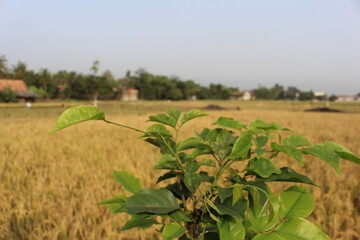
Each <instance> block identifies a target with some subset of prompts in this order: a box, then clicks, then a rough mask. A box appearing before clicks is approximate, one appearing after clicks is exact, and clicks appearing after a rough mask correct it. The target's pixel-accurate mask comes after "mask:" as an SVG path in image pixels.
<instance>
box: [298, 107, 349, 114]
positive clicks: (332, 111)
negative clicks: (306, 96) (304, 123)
mask: <svg viewBox="0 0 360 240" xmlns="http://www.w3.org/2000/svg"><path fill="white" fill-rule="evenodd" d="M305 112H330V113H342V112H343V111H341V110H339V109H334V108H328V107H319V108H312V109H307V110H305Z"/></svg>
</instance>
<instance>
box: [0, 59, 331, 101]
mask: <svg viewBox="0 0 360 240" xmlns="http://www.w3.org/2000/svg"><path fill="white" fill-rule="evenodd" d="M99 65H100V62H99V61H97V60H96V61H94V63H93V64H92V66H91V67H90V69H89V70H90V72H89V73H88V74H83V73H78V72H74V71H65V70H61V71H58V72H56V73H52V72H50V71H49V70H48V69H46V68H44V69H41V70H39V71H34V70H31V69H28V67H27V65H26V63H24V62H21V61H19V62H17V63H16V64H15V65H13V66H12V67H8V66H7V61H6V57H5V56H0V79H1V78H9V79H22V80H24V81H25V83H26V84H27V86H29V88H30V89H31V91H33V92H35V93H37V94H39V96H40V97H41V98H43V99H78V100H96V99H103V100H110V99H118V98H120V97H121V94H122V91H123V90H124V89H125V88H135V89H137V90H138V91H139V98H140V99H145V100H186V99H191V98H197V99H220V100H221V99H229V98H230V97H231V95H232V93H236V92H238V91H239V90H238V89H237V88H231V87H227V86H224V85H223V84H219V83H218V84H214V83H212V84H210V85H209V86H208V87H205V86H201V85H199V84H197V83H195V82H194V81H193V80H182V79H180V78H178V77H176V76H164V75H156V74H152V73H149V72H147V71H145V70H144V69H139V70H137V71H135V72H134V73H131V72H130V71H128V72H127V73H126V75H125V76H124V77H122V78H115V77H114V76H113V74H112V73H111V72H110V71H109V70H107V71H104V72H103V73H101V74H99ZM221 80H222V79H219V81H221ZM240 84H241V83H239V85H240ZM252 91H253V92H254V94H255V96H256V98H257V99H266V100H301V101H308V100H313V99H315V96H314V93H313V92H312V91H301V90H299V89H298V88H296V87H288V88H286V89H285V88H284V87H283V86H281V85H279V84H275V85H274V86H273V87H271V88H267V87H264V86H259V87H258V88H257V89H253V90H252ZM318 98H319V97H318ZM325 99H327V97H326V96H323V97H320V98H319V100H325ZM331 99H332V100H335V98H331ZM0 101H1V100H0Z"/></svg>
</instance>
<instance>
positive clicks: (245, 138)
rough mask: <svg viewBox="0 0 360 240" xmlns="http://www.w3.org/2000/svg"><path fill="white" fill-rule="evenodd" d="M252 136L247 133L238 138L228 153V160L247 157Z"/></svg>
mask: <svg viewBox="0 0 360 240" xmlns="http://www.w3.org/2000/svg"><path fill="white" fill-rule="evenodd" d="M252 136H253V135H252V133H250V132H247V133H244V134H243V135H242V136H241V137H239V138H238V139H237V140H236V142H235V143H234V147H233V149H232V151H231V153H230V156H229V159H231V160H235V159H243V158H245V157H247V155H248V152H249V150H250V148H251V144H252V143H251V140H252Z"/></svg>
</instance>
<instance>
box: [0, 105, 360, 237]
mask: <svg viewBox="0 0 360 240" xmlns="http://www.w3.org/2000/svg"><path fill="white" fill-rule="evenodd" d="M75 104H76V103H71V105H75ZM208 104H210V102H206V103H205V102H193V103H191V104H189V103H187V102H175V103H171V102H161V103H154V102H142V103H141V102H140V103H131V104H130V103H129V104H124V103H115V102H113V103H107V104H105V103H104V104H101V105H100V108H101V109H103V111H104V112H105V114H106V115H107V118H108V119H109V120H112V121H115V122H120V123H123V124H128V125H131V126H134V127H138V128H145V127H146V125H148V124H147V123H145V121H146V120H147V117H148V116H149V115H150V114H152V113H157V112H159V111H163V110H165V109H167V108H169V107H174V106H175V107H179V108H180V109H183V110H185V109H189V108H192V107H204V106H206V105H208ZM216 104H221V105H222V106H224V107H225V108H226V109H227V110H211V111H210V110H205V112H207V113H208V114H209V116H208V117H205V118H202V119H201V120H200V119H199V120H194V122H192V123H189V125H188V126H187V127H184V129H183V130H184V132H183V133H182V134H184V135H183V136H188V135H190V134H192V133H193V132H194V131H195V130H200V129H202V128H203V127H211V124H212V123H213V122H214V121H215V120H216V119H217V118H218V117H219V116H226V117H233V118H235V119H237V120H240V121H243V122H249V121H251V120H254V119H258V118H261V119H263V120H265V121H271V122H272V121H274V122H278V123H280V124H281V125H282V126H284V127H289V128H291V129H293V130H294V131H295V132H296V133H299V134H301V135H304V136H306V137H307V138H308V139H309V140H311V141H312V142H314V143H316V142H322V141H325V140H330V141H336V142H338V143H340V144H343V145H345V146H347V147H348V148H349V149H350V150H352V151H353V152H354V153H355V154H357V155H360V135H359V133H360V113H359V111H360V110H359V108H360V105H359V104H358V105H353V106H340V107H343V108H344V110H345V111H346V110H348V111H350V112H352V113H307V112H306V113H305V112H303V110H304V109H307V108H309V107H311V106H309V105H304V104H298V105H291V104H290V105H289V104H288V103H274V102H268V103H266V102H257V103H251V104H252V105H246V103H241V104H239V103H237V102H230V101H229V102H216ZM59 105H60V104H59V103H54V104H52V105H51V104H48V105H47V104H42V105H41V104H40V105H39V106H41V107H38V108H36V107H35V108H33V109H25V108H23V107H19V106H18V107H6V108H4V106H6V105H3V106H1V108H0V124H1V125H0V136H1V138H0V170H1V172H0V239H157V236H158V235H157V232H156V231H155V230H154V229H152V230H147V231H142V230H133V231H128V232H123V233H119V232H118V230H119V228H120V226H122V224H124V223H125V221H126V220H127V217H126V216H125V215H121V214H120V215H112V214H110V213H109V212H108V211H107V209H105V207H102V206H97V205H96V203H98V202H99V201H100V200H102V199H105V198H109V197H112V196H114V195H116V194H119V193H123V190H122V189H121V186H120V185H119V184H117V183H115V181H113V179H112V177H111V172H112V170H115V169H116V170H129V171H130V172H133V173H134V175H135V176H137V177H139V178H140V179H141V181H142V184H143V186H152V185H154V184H155V182H156V178H157V177H158V176H159V175H160V173H156V172H154V171H152V165H153V163H154V162H155V161H156V160H157V157H158V156H159V155H158V152H157V149H155V148H153V147H152V146H150V145H149V144H147V143H145V142H142V141H141V140H140V139H139V138H138V137H139V134H137V133H134V132H131V131H130V130H126V129H121V128H116V127H114V126H110V125H106V124H104V123H101V122H87V123H83V124H82V125H78V126H74V127H72V128H69V129H65V130H63V131H61V132H59V133H57V134H55V135H50V136H49V135H48V134H47V132H48V131H49V130H50V129H51V128H52V127H53V126H54V124H55V122H56V119H57V117H58V116H59V115H60V113H61V112H62V111H63V110H64V109H63V108H60V107H58V106H59ZM237 106H240V109H241V110H236V108H237ZM312 160H313V159H311V158H309V159H308V160H307V161H305V168H304V169H302V170H300V169H299V168H298V167H297V166H295V164H294V168H296V169H297V170H299V171H301V172H303V173H306V174H309V176H310V177H311V178H312V180H313V181H315V182H316V183H317V184H318V185H319V186H320V188H312V191H313V192H314V195H315V198H316V207H315V212H314V213H313V214H312V216H311V218H312V220H313V221H315V223H316V224H317V225H319V226H321V227H322V228H323V229H324V230H325V231H326V232H327V233H328V234H329V235H330V236H332V238H333V239H352V240H356V239H360V233H359V231H358V229H360V191H359V187H360V185H359V179H360V166H355V165H354V164H351V163H348V162H344V161H343V162H342V163H341V170H342V175H341V176H338V175H337V174H336V172H335V171H334V170H333V169H331V168H330V167H329V166H327V165H326V164H323V163H322V162H320V161H312ZM282 161H284V163H285V162H286V161H287V158H285V157H284V160H282ZM279 165H281V162H280V163H279ZM274 186H275V188H280V187H284V186H283V185H274Z"/></svg>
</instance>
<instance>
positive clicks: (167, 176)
mask: <svg viewBox="0 0 360 240" xmlns="http://www.w3.org/2000/svg"><path fill="white" fill-rule="evenodd" d="M177 176H179V174H178V173H177V172H174V171H170V172H167V173H165V174H164V175H162V176H160V177H159V178H158V180H157V181H156V184H158V183H159V182H162V181H164V180H167V179H170V178H174V177H177Z"/></svg>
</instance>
